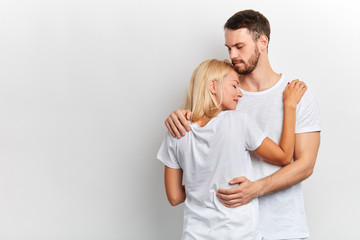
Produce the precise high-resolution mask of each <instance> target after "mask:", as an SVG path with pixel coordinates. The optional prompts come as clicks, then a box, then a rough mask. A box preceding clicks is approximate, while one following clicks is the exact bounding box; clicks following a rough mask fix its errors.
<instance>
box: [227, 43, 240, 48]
mask: <svg viewBox="0 0 360 240" xmlns="http://www.w3.org/2000/svg"><path fill="white" fill-rule="evenodd" d="M239 44H244V43H243V42H237V43H235V44H234V45H232V46H231V47H234V46H236V45H239ZM225 47H228V48H230V47H229V46H228V45H227V44H226V43H225Z"/></svg>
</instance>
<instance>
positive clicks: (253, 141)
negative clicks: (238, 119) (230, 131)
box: [245, 115, 266, 151]
mask: <svg viewBox="0 0 360 240" xmlns="http://www.w3.org/2000/svg"><path fill="white" fill-rule="evenodd" d="M246 116H247V117H246V121H245V148H246V149H247V150H249V151H254V150H256V149H257V148H258V147H259V146H260V145H261V143H262V142H263V141H264V139H265V138H266V135H265V133H264V132H263V131H262V130H261V129H260V128H259V127H258V125H257V124H256V123H255V122H254V121H253V120H252V119H251V118H250V117H249V116H248V115H246Z"/></svg>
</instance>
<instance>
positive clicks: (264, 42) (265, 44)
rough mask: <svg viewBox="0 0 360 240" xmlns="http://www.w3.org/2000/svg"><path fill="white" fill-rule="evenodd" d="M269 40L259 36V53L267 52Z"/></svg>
mask: <svg viewBox="0 0 360 240" xmlns="http://www.w3.org/2000/svg"><path fill="white" fill-rule="evenodd" d="M268 44H269V39H268V38H267V36H265V35H261V36H260V37H259V39H258V46H259V48H260V50H261V51H267V48H268Z"/></svg>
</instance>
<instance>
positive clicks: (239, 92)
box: [237, 87, 243, 97]
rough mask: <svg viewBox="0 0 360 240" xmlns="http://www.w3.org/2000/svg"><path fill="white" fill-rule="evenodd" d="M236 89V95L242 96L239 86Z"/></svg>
mask: <svg viewBox="0 0 360 240" xmlns="http://www.w3.org/2000/svg"><path fill="white" fill-rule="evenodd" d="M237 89H238V93H237V95H238V96H239V97H242V96H243V94H242V92H241V90H240V87H238V88H237Z"/></svg>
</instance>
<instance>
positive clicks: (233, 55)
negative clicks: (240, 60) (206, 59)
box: [229, 49, 238, 60]
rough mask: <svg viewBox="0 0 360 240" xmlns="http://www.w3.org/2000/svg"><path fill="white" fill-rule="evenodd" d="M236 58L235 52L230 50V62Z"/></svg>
mask: <svg viewBox="0 0 360 240" xmlns="http://www.w3.org/2000/svg"><path fill="white" fill-rule="evenodd" d="M237 56H238V54H237V51H236V50H234V49H230V51H229V57H230V59H231V60H232V59H234V58H236V57H237Z"/></svg>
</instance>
